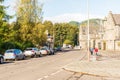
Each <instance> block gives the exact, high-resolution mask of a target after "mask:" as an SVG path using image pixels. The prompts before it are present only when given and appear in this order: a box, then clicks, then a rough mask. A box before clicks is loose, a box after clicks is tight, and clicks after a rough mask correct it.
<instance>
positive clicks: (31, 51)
mask: <svg viewBox="0 0 120 80" xmlns="http://www.w3.org/2000/svg"><path fill="white" fill-rule="evenodd" d="M24 55H25V56H30V57H37V56H41V53H40V52H39V50H38V48H26V49H25V51H24Z"/></svg>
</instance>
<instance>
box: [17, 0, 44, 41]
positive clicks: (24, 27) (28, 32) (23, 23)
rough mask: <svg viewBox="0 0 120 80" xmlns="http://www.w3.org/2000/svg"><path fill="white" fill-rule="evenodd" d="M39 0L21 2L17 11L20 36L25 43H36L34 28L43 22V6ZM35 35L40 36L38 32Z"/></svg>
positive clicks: (22, 0)
mask: <svg viewBox="0 0 120 80" xmlns="http://www.w3.org/2000/svg"><path fill="white" fill-rule="evenodd" d="M37 1H38V0H20V2H19V6H18V10H17V21H18V23H19V24H20V29H19V31H20V36H21V38H22V40H23V41H24V42H32V41H35V40H36V39H34V38H33V37H32V36H33V30H34V27H36V26H37V24H38V23H40V22H41V21H42V4H39V5H40V6H38V3H37ZM34 35H38V34H37V32H36V33H34Z"/></svg>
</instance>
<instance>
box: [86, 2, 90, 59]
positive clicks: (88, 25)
mask: <svg viewBox="0 0 120 80" xmlns="http://www.w3.org/2000/svg"><path fill="white" fill-rule="evenodd" d="M87 17H88V21H87V27H88V32H87V33H88V37H87V38H88V40H87V54H88V61H90V52H89V46H90V44H89V41H90V35H89V27H90V24H89V23H90V22H89V0H87Z"/></svg>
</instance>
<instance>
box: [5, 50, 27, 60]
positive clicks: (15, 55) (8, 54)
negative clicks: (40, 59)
mask: <svg viewBox="0 0 120 80" xmlns="http://www.w3.org/2000/svg"><path fill="white" fill-rule="evenodd" d="M4 59H5V60H19V59H25V55H24V54H23V53H22V51H21V50H20V49H8V50H6V51H5V54H4Z"/></svg>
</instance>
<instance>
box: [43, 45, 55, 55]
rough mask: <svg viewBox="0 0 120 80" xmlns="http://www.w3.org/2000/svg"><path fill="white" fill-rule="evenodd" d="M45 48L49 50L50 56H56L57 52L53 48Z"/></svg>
mask: <svg viewBox="0 0 120 80" xmlns="http://www.w3.org/2000/svg"><path fill="white" fill-rule="evenodd" d="M44 47H45V48H46V49H47V51H48V54H49V55H54V53H55V51H54V50H53V49H52V48H49V47H47V46H44Z"/></svg>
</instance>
